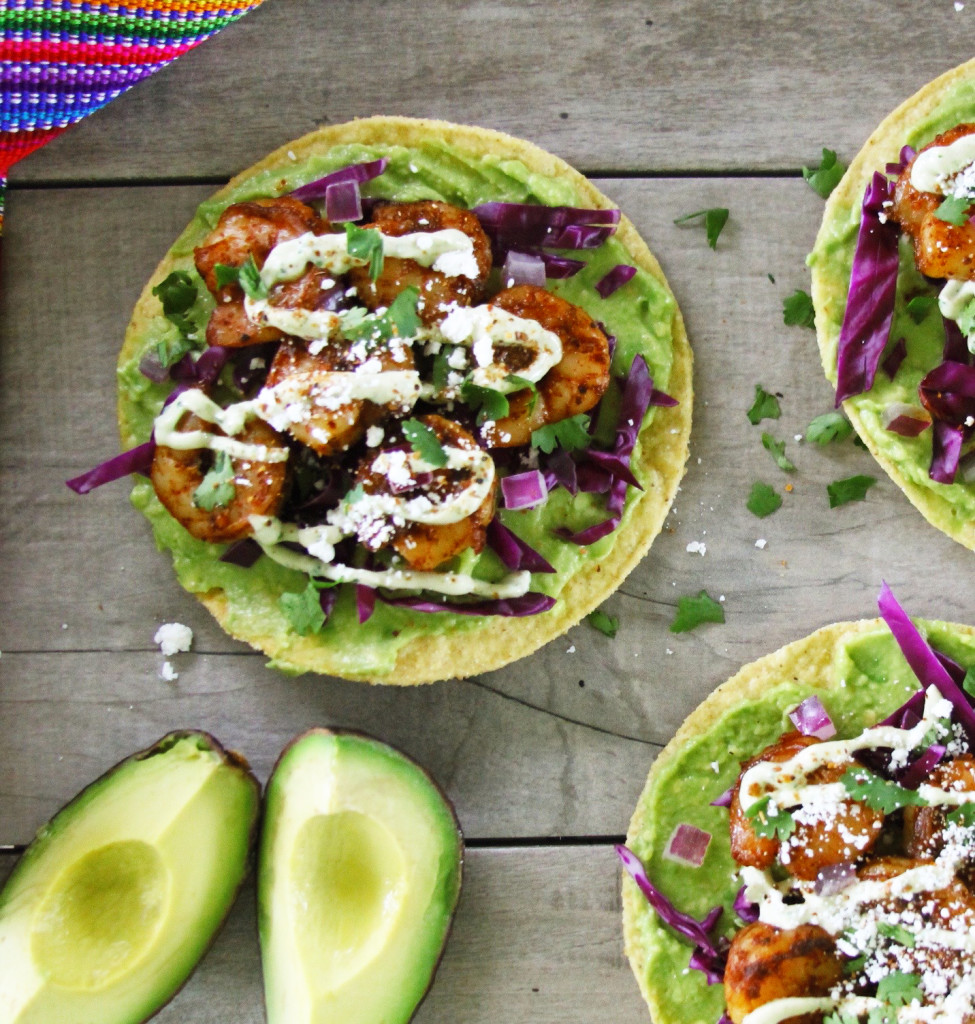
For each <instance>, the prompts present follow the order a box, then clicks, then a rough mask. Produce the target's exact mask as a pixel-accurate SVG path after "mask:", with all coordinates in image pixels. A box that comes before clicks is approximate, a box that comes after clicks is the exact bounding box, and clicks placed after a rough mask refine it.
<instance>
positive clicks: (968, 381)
mask: <svg viewBox="0 0 975 1024" xmlns="http://www.w3.org/2000/svg"><path fill="white" fill-rule="evenodd" d="M918 393H919V394H920V396H921V401H922V402H923V403H924V407H925V408H926V409H927V410H928V412H930V413H931V415H932V416H933V417H934V418H935V419H936V420H941V421H943V422H944V423H951V424H953V425H954V426H962V425H963V424H964V423H965V420H967V419H968V418H969V417H971V416H975V366H968V365H967V364H966V363H956V362H955V361H954V360H950V359H946V360H945V361H944V362H942V363H940V364H939V365H938V366H936V367H935V368H934V369H933V370H931V371H930V373H928V374H927V375H926V376H925V377H924V378H923V379H922V380H921V383H920V384H919V385H918Z"/></svg>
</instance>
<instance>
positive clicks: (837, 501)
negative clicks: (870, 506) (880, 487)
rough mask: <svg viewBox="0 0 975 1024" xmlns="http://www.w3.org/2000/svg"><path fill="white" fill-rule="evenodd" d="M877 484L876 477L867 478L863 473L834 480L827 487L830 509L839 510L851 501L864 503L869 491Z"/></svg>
mask: <svg viewBox="0 0 975 1024" xmlns="http://www.w3.org/2000/svg"><path fill="white" fill-rule="evenodd" d="M876 482H877V478H876V477H875V476H866V475H865V474H863V473H860V474H857V475H856V476H848V477H844V479H842V480H834V481H833V482H832V483H831V484H827V485H826V493H827V494H828V495H829V507H830V508H839V507H840V505H846V504H847V503H848V502H851V501H863V499H864V498H865V497H866V496H867V491H869V490H870V488H871V487H873V485H874V484H875V483H876Z"/></svg>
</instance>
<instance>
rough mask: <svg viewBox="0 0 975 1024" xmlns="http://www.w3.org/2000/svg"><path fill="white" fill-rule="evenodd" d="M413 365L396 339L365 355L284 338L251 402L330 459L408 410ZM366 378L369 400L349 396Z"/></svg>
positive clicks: (334, 344) (414, 382) (335, 342)
mask: <svg viewBox="0 0 975 1024" xmlns="http://www.w3.org/2000/svg"><path fill="white" fill-rule="evenodd" d="M360 350H361V351H360ZM413 365H414V364H413V352H412V350H411V349H410V347H409V346H408V345H404V344H402V343H401V342H399V341H398V340H397V339H390V340H389V341H386V342H382V343H377V344H376V345H374V346H371V347H370V348H368V350H367V349H366V346H365V345H364V343H362V342H357V343H354V344H353V343H350V342H347V341H342V340H340V339H332V340H330V341H328V342H314V343H312V344H311V345H309V344H307V343H305V342H303V341H299V340H293V339H288V340H286V341H283V342H282V343H281V345H280V346H279V348H278V351H277V353H276V355H275V357H274V361H273V362H272V363H271V369H270V370H269V371H268V375H267V381H266V383H265V386H264V388H263V390H262V391H261V393H260V394H259V395H258V398H257V402H258V404H259V406H261V408H262V415H263V416H264V417H265V419H267V420H268V421H269V422H271V423H273V424H274V426H276V427H278V428H279V429H281V430H285V431H287V432H288V433H289V434H290V435H291V436H292V437H293V438H295V440H297V441H300V442H301V443H302V444H305V445H307V446H308V447H309V448H311V449H313V450H314V451H316V452H317V453H318V454H319V455H335V454H338V453H340V452H344V451H346V450H347V449H348V448H350V447H351V446H352V445H353V444H355V443H356V442H357V441H359V440H360V439H361V438H362V437H363V435H364V434H365V433H366V431H367V430H368V429H369V428H370V427H372V426H374V425H376V424H378V423H380V422H381V421H382V420H383V419H384V418H385V417H387V416H389V415H390V414H392V413H402V412H404V411H407V410H408V409H409V408H410V406H411V405H412V402H413V401H414V400H415V397H416V392H417V391H418V390H419V378H418V377H417V375H416V374H415V372H414V371H413ZM367 373H368V374H369V375H371V376H372V379H373V381H374V384H375V387H376V391H375V392H373V393H374V394H375V397H376V400H375V401H374V400H372V399H369V398H365V397H354V394H355V393H356V392H355V391H354V388H355V385H356V384H362V383H364V382H365V381H366V374H367ZM366 390H367V391H368V390H369V389H368V388H367V389H366ZM391 393H395V394H393V397H389V396H390V394H391ZM381 397H382V398H389V400H388V401H381V400H380V398H381Z"/></svg>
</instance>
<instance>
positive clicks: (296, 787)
mask: <svg viewBox="0 0 975 1024" xmlns="http://www.w3.org/2000/svg"><path fill="white" fill-rule="evenodd" d="M462 853H463V841H462V838H461V834H460V829H459V826H458V824H457V819H456V818H455V816H454V813H453V809H452V808H451V806H450V804H449V803H448V802H447V801H446V799H445V798H444V796H443V794H442V793H441V792H440V790H439V789H438V788H437V786H436V785H435V783H434V782H433V781H432V780H431V779H430V777H429V776H428V775H427V774H426V772H424V771H423V769H422V768H420V767H419V766H418V765H417V764H415V763H414V762H412V761H410V760H409V759H408V758H407V757H405V755H403V754H400V753H399V752H398V751H395V750H393V749H392V748H390V747H388V746H387V745H385V744H383V743H380V742H379V741H378V740H374V739H371V738H369V737H366V736H362V735H359V734H355V733H334V732H329V731H327V730H324V729H316V730H313V731H311V732H309V733H306V734H305V735H304V736H301V737H299V738H298V739H297V740H296V741H295V742H294V743H293V744H292V745H291V746H290V747H289V748H288V749H287V750H286V751H285V752H284V754H282V756H281V759H280V760H279V762H278V764H277V766H276V768H275V770H274V773H273V774H272V776H271V779H270V780H269V782H268V786H267V791H266V794H265V812H264V826H263V831H262V836H261V848H260V857H259V865H258V913H259V928H260V938H261V960H262V963H263V968H264V990H265V998H266V1002H267V1018H268V1024H331V1022H334V1024H340V1022H341V1024H380V1022H382V1024H402V1022H405V1021H408V1020H409V1019H410V1017H412V1015H413V1013H414V1011H415V1010H416V1008H417V1006H418V1005H419V1003H420V1001H421V1000H422V999H423V997H424V995H425V994H426V992H427V989H428V988H429V986H430V983H431V981H432V979H433V974H434V972H435V970H436V968H437V964H438V963H439V960H440V955H441V952H442V950H443V945H444V943H445V941H446V938H447V933H448V931H449V929H450V923H451V920H452V918H453V912H454V908H455V906H456V903H457V897H458V895H459V892H460V878H461V862H462Z"/></svg>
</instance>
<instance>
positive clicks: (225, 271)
mask: <svg viewBox="0 0 975 1024" xmlns="http://www.w3.org/2000/svg"><path fill="white" fill-rule="evenodd" d="M213 276H214V277H215V278H216V279H217V287H218V288H226V287H227V285H228V284H240V267H232V266H231V265H230V264H229V263H217V264H216V265H215V266H214V268H213Z"/></svg>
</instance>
